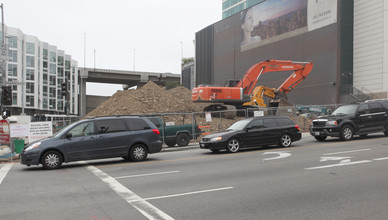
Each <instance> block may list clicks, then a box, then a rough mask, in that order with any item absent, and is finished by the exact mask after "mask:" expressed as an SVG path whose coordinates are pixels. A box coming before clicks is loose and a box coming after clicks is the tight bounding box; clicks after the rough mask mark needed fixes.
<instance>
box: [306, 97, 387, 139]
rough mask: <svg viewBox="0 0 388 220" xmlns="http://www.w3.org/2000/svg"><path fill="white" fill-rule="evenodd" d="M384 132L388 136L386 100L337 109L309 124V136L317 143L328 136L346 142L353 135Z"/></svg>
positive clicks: (349, 105) (362, 135)
mask: <svg viewBox="0 0 388 220" xmlns="http://www.w3.org/2000/svg"><path fill="white" fill-rule="evenodd" d="M376 132H384V134H385V135H386V136H388V100H369V101H366V102H361V103H354V104H348V105H343V106H340V107H338V108H337V109H336V110H334V111H333V113H332V114H331V115H329V116H326V117H320V118H318V119H315V120H313V121H312V122H311V126H310V134H311V135H312V136H314V137H315V139H316V140H318V141H324V140H326V138H327V137H328V136H331V137H339V138H340V139H341V140H344V141H348V140H351V139H352V138H353V136H354V135H360V136H361V137H366V136H367V135H368V134H371V133H376Z"/></svg>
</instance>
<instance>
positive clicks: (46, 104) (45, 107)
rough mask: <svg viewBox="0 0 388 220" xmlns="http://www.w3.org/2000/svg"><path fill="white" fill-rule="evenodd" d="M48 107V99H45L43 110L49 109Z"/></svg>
mask: <svg viewBox="0 0 388 220" xmlns="http://www.w3.org/2000/svg"><path fill="white" fill-rule="evenodd" d="M47 107H48V102H47V98H43V108H44V109H47Z"/></svg>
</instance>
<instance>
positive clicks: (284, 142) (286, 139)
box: [280, 134, 292, 147]
mask: <svg viewBox="0 0 388 220" xmlns="http://www.w3.org/2000/svg"><path fill="white" fill-rule="evenodd" d="M291 143H292V140H291V136H290V135H288V134H283V135H282V137H281V138H280V146H281V147H289V146H291Z"/></svg>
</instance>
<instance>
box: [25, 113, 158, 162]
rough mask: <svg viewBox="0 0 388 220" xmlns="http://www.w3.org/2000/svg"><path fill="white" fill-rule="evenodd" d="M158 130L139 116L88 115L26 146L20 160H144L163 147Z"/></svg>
mask: <svg viewBox="0 0 388 220" xmlns="http://www.w3.org/2000/svg"><path fill="white" fill-rule="evenodd" d="M159 134H160V132H159V130H158V129H157V128H156V126H155V125H154V124H153V123H152V122H150V121H149V120H148V119H146V118H141V117H137V116H116V117H115V116H111V117H98V118H90V119H85V120H82V121H78V122H76V123H73V124H71V125H69V126H67V127H66V128H64V129H62V130H61V131H59V132H58V133H56V134H55V135H54V136H52V137H50V138H46V139H43V140H39V141H37V142H33V143H31V144H29V145H27V146H26V147H24V149H23V151H22V153H21V154H20V157H21V160H20V163H21V164H25V165H27V166H31V165H39V164H42V165H43V167H44V168H46V169H56V168H59V167H60V166H61V165H62V163H63V162H71V161H79V160H90V159H102V158H112V157H123V158H124V159H129V160H132V161H142V160H145V159H146V158H147V155H148V153H150V154H151V153H157V152H159V151H161V150H162V141H160V137H159Z"/></svg>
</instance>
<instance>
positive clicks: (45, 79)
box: [43, 73, 48, 85]
mask: <svg viewBox="0 0 388 220" xmlns="http://www.w3.org/2000/svg"><path fill="white" fill-rule="evenodd" d="M47 83H48V75H47V73H43V84H45V85H47Z"/></svg>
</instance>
